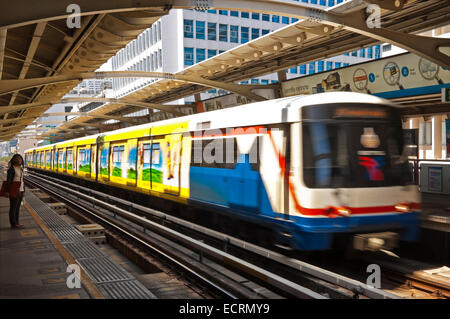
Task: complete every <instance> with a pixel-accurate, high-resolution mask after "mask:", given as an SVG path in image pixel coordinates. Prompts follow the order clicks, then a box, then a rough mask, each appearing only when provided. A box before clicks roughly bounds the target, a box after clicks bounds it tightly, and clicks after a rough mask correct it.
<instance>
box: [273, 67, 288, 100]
mask: <svg viewBox="0 0 450 319" xmlns="http://www.w3.org/2000/svg"><path fill="white" fill-rule="evenodd" d="M277 77H278V84H279V85H280V86H279V88H278V92H276V90H275V95H276V98H280V97H284V96H283V90H282V89H281V83H283V82H285V81H286V80H287V77H286V70H281V71H278V72H277Z"/></svg>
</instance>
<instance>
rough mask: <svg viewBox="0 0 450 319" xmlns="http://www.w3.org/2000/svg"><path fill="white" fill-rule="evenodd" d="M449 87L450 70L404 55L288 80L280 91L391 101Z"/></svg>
mask: <svg viewBox="0 0 450 319" xmlns="http://www.w3.org/2000/svg"><path fill="white" fill-rule="evenodd" d="M448 83H450V71H449V70H447V69H444V68H442V67H440V66H438V65H437V64H435V63H433V62H430V61H428V60H426V59H424V58H421V57H419V56H417V55H415V54H412V53H404V54H399V55H395V56H391V57H387V58H383V59H379V60H373V61H369V62H365V63H361V64H357V65H353V66H349V67H345V68H339V69H334V70H331V71H327V72H321V73H317V74H314V75H309V76H304V77H300V78H296V79H292V80H288V81H286V82H283V83H282V84H281V87H282V93H283V96H292V95H298V94H315V93H322V92H330V91H350V92H359V93H368V94H374V95H377V96H380V97H383V98H388V99H389V98H395V97H403V96H412V95H418V94H429V93H437V92H441V88H442V87H448ZM417 88H421V89H420V91H418V90H417Z"/></svg>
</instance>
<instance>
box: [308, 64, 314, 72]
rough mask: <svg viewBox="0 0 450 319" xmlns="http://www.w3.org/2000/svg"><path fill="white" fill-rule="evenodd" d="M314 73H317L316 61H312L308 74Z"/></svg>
mask: <svg viewBox="0 0 450 319" xmlns="http://www.w3.org/2000/svg"><path fill="white" fill-rule="evenodd" d="M314 73H316V62H311V63H310V64H309V70H308V74H314Z"/></svg>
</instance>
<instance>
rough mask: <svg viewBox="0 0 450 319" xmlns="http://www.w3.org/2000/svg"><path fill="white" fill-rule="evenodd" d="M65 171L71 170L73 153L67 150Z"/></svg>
mask: <svg viewBox="0 0 450 319" xmlns="http://www.w3.org/2000/svg"><path fill="white" fill-rule="evenodd" d="M67 169H69V170H73V151H72V150H71V149H70V150H67Z"/></svg>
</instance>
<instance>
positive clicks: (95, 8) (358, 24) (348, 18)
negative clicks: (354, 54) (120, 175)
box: [0, 0, 450, 69]
mask: <svg viewBox="0 0 450 319" xmlns="http://www.w3.org/2000/svg"><path fill="white" fill-rule="evenodd" d="M71 2H72V0H60V1H57V2H55V1H52V0H41V1H39V2H38V3H36V4H34V5H30V2H29V1H28V0H16V1H14V2H13V3H12V4H10V5H8V6H6V7H5V8H4V10H1V11H0V29H5V28H12V27H18V26H22V25H27V24H31V23H39V22H42V21H51V20H57V19H65V18H67V17H68V16H69V15H70V14H71V12H69V13H68V12H66V9H67V7H68V5H69V4H71ZM371 2H376V3H378V4H380V5H381V6H382V7H385V8H388V9H390V7H389V2H394V1H387V0H378V1H377V0H372V1H371ZM396 2H399V3H400V4H399V5H395V3H396ZM403 2H404V1H403V0H396V1H395V2H394V6H395V7H396V8H394V9H395V10H397V9H398V8H402V7H403V5H404V3H403ZM77 4H78V5H79V6H80V7H81V8H83V9H82V12H81V15H93V14H98V13H111V12H127V11H136V10H148V9H160V10H166V9H167V8H172V9H197V8H198V9H203V10H204V9H216V10H217V9H219V10H220V9H224V10H236V9H237V10H241V11H247V12H256V13H273V14H278V15H284V16H289V17H293V18H299V19H307V20H308V21H312V22H320V23H326V24H330V25H334V26H339V25H342V26H344V27H345V28H346V29H348V30H351V31H353V32H356V33H360V34H363V35H365V36H368V37H372V38H375V39H377V40H379V41H383V42H389V43H391V44H394V45H397V46H399V47H401V48H403V49H405V50H408V51H410V52H414V53H416V54H418V55H420V56H422V57H424V58H426V59H428V60H430V61H432V62H434V63H436V64H438V65H440V66H442V67H445V68H447V69H450V56H449V54H448V53H447V52H442V51H441V49H440V48H441V47H450V40H445V39H440V41H438V40H436V39H434V38H431V37H425V36H415V35H410V34H404V33H401V32H396V31H392V30H389V29H386V28H369V27H368V26H367V23H366V12H365V6H366V4H365V3H364V2H362V1H361V6H363V7H364V9H362V10H356V11H353V12H349V13H346V14H340V13H335V12H332V11H330V10H322V9H319V8H317V7H310V6H309V5H305V4H303V3H301V2H287V1H284V0H215V1H207V0H203V1H201V0H196V1H192V0H141V1H139V2H135V1H120V2H116V1H110V0H97V1H91V0H79V1H78V2H77Z"/></svg>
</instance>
